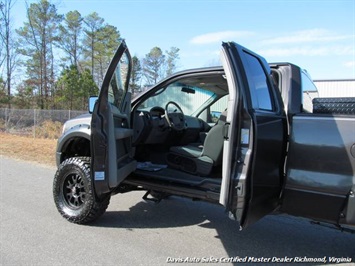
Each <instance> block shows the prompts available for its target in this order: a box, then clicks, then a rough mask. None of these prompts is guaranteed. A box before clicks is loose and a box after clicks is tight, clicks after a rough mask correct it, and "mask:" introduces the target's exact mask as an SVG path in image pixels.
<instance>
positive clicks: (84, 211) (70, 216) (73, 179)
mask: <svg viewBox="0 0 355 266" xmlns="http://www.w3.org/2000/svg"><path fill="white" fill-rule="evenodd" d="M53 197H54V202H55V205H56V207H57V209H58V211H59V213H60V214H61V215H62V216H63V217H64V218H65V219H67V220H68V221H69V222H72V223H77V224H85V223H89V222H91V221H93V220H95V219H96V218H98V217H99V216H101V215H102V214H104V212H105V211H106V209H107V207H108V205H109V203H110V195H108V196H106V197H105V198H103V199H101V200H99V199H98V198H97V197H96V196H95V192H94V188H93V182H92V180H91V176H90V157H73V158H69V159H67V160H65V161H63V162H62V163H61V164H60V166H59V168H58V170H57V172H56V174H55V176H54V182H53Z"/></svg>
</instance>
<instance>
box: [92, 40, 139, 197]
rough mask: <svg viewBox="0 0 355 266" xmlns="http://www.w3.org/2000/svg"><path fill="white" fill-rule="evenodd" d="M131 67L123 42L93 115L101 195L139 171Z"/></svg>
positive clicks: (96, 178)
mask: <svg viewBox="0 0 355 266" xmlns="http://www.w3.org/2000/svg"><path fill="white" fill-rule="evenodd" d="M131 67H132V66H131V57H130V54H129V52H128V49H127V46H126V44H125V43H124V42H122V43H121V45H120V46H119V48H118V50H117V52H116V54H115V56H114V57H113V59H112V62H111V64H110V66H109V68H108V70H107V73H106V75H105V79H104V81H103V84H102V87H101V91H100V95H99V98H98V100H97V102H96V104H95V107H94V111H93V113H92V121H91V126H92V130H91V154H92V159H91V160H92V162H91V167H92V173H93V180H94V185H95V192H96V194H97V195H98V196H101V195H104V194H105V193H110V192H111V191H112V190H113V189H114V188H115V187H117V186H118V185H119V184H120V183H121V182H122V181H123V180H124V179H125V178H126V177H127V176H128V175H129V174H130V173H131V172H133V171H134V170H135V168H136V161H135V160H134V159H133V152H132V144H131V139H132V136H133V130H132V129H131V125H130V113H131V93H130V92H129V91H128V84H129V77H130V71H131Z"/></svg>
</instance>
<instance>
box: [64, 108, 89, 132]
mask: <svg viewBox="0 0 355 266" xmlns="http://www.w3.org/2000/svg"><path fill="white" fill-rule="evenodd" d="M90 124H91V114H90V113H87V114H82V115H79V116H77V117H75V118H73V119H70V120H68V121H66V122H65V123H64V125H63V131H62V134H64V132H66V131H67V130H69V129H71V128H73V127H75V126H77V125H89V126H90Z"/></svg>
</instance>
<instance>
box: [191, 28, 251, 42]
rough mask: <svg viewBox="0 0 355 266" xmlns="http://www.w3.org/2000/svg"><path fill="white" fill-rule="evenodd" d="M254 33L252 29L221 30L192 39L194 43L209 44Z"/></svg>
mask: <svg viewBox="0 0 355 266" xmlns="http://www.w3.org/2000/svg"><path fill="white" fill-rule="evenodd" d="M251 35H253V32H250V31H220V32H211V33H206V34H202V35H198V36H195V37H193V38H192V39H191V40H190V43H192V44H209V43H216V42H222V41H230V40H233V39H236V38H241V37H249V36H251Z"/></svg>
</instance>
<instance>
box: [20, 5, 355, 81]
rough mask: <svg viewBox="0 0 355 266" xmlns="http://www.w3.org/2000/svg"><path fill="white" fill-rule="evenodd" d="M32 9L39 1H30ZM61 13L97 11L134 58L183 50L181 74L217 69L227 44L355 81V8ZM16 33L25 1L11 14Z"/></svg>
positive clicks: (129, 8)
mask: <svg viewBox="0 0 355 266" xmlns="http://www.w3.org/2000/svg"><path fill="white" fill-rule="evenodd" d="M27 2H28V3H32V2H38V1H30V0H29V1H27ZM52 3H54V4H55V5H56V6H57V8H58V13H61V14H65V13H67V12H68V11H73V10H78V11H79V12H80V13H81V14H82V16H86V15H88V14H90V13H91V12H94V11H96V12H97V13H98V14H99V16H100V17H102V18H104V19H105V21H106V22H107V23H109V24H111V25H114V26H116V27H117V29H118V30H119V31H120V33H121V36H122V37H123V38H125V39H126V42H127V44H128V46H129V49H130V51H131V53H132V54H133V55H137V56H138V57H140V58H142V57H144V55H145V54H147V53H148V52H149V51H150V49H151V48H153V47H154V46H158V47H160V48H161V49H162V50H164V51H165V50H168V49H170V47H172V46H175V47H178V48H179V49H180V60H179V69H180V70H182V69H186V68H193V67H202V66H211V65H216V64H218V58H219V51H220V48H221V42H222V41H235V42H237V43H240V44H241V45H243V46H245V47H247V48H249V49H251V50H253V51H254V52H256V53H258V54H260V55H262V56H264V57H265V58H266V60H267V61H269V62H280V61H283V62H284V61H288V62H292V63H295V64H297V65H299V66H301V67H303V68H305V69H307V70H308V72H309V73H310V74H311V76H312V77H313V79H344V78H352V79H355V0H333V1H327V0H305V1H303V0H298V1H293V0H282V1H276V0H275V1H269V0H264V1H262V0H259V1H257V0H255V1H254V0H251V1H247V0H244V1H243V0H220V1H217V0H214V1H209V0H203V1H201V0H190V1H184V0H170V1H169V0H166V1H158V0H140V1H138V0H131V1H129V0H126V1H123V0H103V1H99V0H85V1H84V0H67V1H65V0H54V1H52ZM13 14H15V15H14V19H15V21H16V24H15V25H16V27H19V26H22V23H23V21H24V20H25V18H26V15H25V1H24V0H17V2H16V5H15V7H14V9H13Z"/></svg>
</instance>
